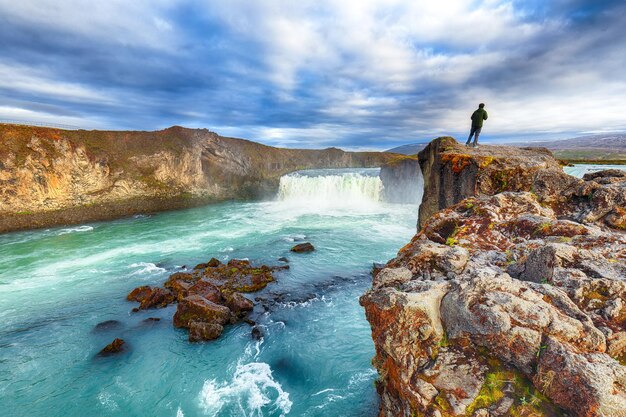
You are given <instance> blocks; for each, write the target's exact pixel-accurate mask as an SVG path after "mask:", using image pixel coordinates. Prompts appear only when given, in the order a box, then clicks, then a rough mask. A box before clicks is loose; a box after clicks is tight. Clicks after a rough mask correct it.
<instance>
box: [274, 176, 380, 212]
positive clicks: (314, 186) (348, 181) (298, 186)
mask: <svg viewBox="0 0 626 417" xmlns="http://www.w3.org/2000/svg"><path fill="white" fill-rule="evenodd" d="M379 172H380V170H379V169H378V168H371V169H324V170H308V171H298V172H294V173H291V174H288V175H285V176H283V177H282V178H281V179H280V185H279V188H278V200H280V201H285V202H289V203H295V204H299V205H313V206H353V205H372V204H377V203H378V202H380V201H381V198H382V189H383V184H382V181H381V180H380V178H379V177H378V174H379Z"/></svg>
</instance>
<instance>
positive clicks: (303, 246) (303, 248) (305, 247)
mask: <svg viewBox="0 0 626 417" xmlns="http://www.w3.org/2000/svg"><path fill="white" fill-rule="evenodd" d="M314 250H315V247H314V246H313V245H312V244H310V243H309V242H306V243H299V244H297V245H296V246H294V247H293V248H291V251H292V252H296V253H303V252H312V251H314Z"/></svg>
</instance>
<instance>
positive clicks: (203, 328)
mask: <svg viewBox="0 0 626 417" xmlns="http://www.w3.org/2000/svg"><path fill="white" fill-rule="evenodd" d="M223 331H224V327H223V326H222V325H220V324H216V323H204V322H198V321H194V322H191V323H190V324H189V341H190V342H201V341H205V340H213V339H217V338H218V337H220V335H221V334H222V332H223Z"/></svg>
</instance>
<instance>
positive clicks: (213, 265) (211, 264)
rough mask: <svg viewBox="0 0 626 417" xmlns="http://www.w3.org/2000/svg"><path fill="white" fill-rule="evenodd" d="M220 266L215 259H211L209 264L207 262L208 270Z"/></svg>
mask: <svg viewBox="0 0 626 417" xmlns="http://www.w3.org/2000/svg"><path fill="white" fill-rule="evenodd" d="M221 264H222V263H221V262H220V261H219V259H216V258H211V259H210V260H209V262H207V266H208V267H209V268H215V267H218V266H220V265H221Z"/></svg>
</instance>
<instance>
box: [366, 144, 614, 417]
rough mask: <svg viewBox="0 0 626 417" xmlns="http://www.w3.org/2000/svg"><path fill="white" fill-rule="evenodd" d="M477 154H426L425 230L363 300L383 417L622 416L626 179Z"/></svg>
mask: <svg viewBox="0 0 626 417" xmlns="http://www.w3.org/2000/svg"><path fill="white" fill-rule="evenodd" d="M479 149H480V150H479V151H477V150H475V149H470V148H464V147H461V146H460V145H458V144H456V142H454V141H453V140H452V139H441V140H438V141H435V142H434V143H433V144H431V146H430V147H427V148H426V150H425V151H424V152H423V153H422V154H420V157H419V158H420V163H421V164H422V169H423V170H424V176H425V178H427V182H429V183H428V184H429V185H427V186H429V187H432V189H431V190H430V191H429V190H427V191H426V195H425V200H424V204H423V206H424V209H423V210H422V209H420V224H421V226H422V228H421V230H420V231H419V233H418V234H417V235H416V236H415V237H414V238H413V239H412V240H411V242H410V243H409V244H407V245H406V246H404V247H403V248H402V249H401V250H400V251H399V252H398V255H397V256H396V258H394V259H392V260H391V261H389V262H388V263H387V265H386V266H385V267H384V268H383V269H381V270H380V271H378V272H377V273H376V274H374V280H373V284H372V289H371V290H370V291H368V292H367V293H366V294H365V295H363V296H362V297H361V300H360V301H361V304H362V305H363V306H364V307H365V312H366V317H367V319H368V321H369V322H370V324H371V326H372V338H373V340H374V344H375V347H376V356H375V358H374V361H373V363H374V365H375V366H376V368H377V369H378V371H379V374H380V380H379V383H378V384H377V390H378V392H379V394H380V395H381V413H380V415H381V417H383V416H384V417H392V416H393V417H395V416H410V415H425V416H435V415H438V416H442V417H451V416H465V415H468V416H469V415H474V416H505V415H525V416H556V415H561V413H560V412H559V409H558V408H557V407H560V408H562V409H564V410H566V412H567V413H568V414H569V415H571V416H577V417H592V416H598V417H600V416H603V417H621V416H624V415H625V414H624V410H626V367H625V366H623V364H624V363H625V362H624V361H622V363H620V362H618V361H617V360H616V359H614V358H625V357H626V235H625V234H624V232H623V231H622V229H621V227H619V221H620V220H619V219H620V216H621V215H622V213H623V212H626V211H625V210H626V176H624V175H622V174H621V173H615V172H608V173H598V174H597V175H592V176H589V177H587V178H586V181H585V180H579V179H576V178H573V177H570V176H568V175H566V174H564V173H563V172H562V171H561V170H560V168H559V167H558V164H557V163H556V161H555V160H553V159H552V157H551V156H550V154H549V152H547V151H544V150H539V151H537V150H532V149H523V150H518V149H515V148H508V147H507V148H505V147H491V146H481V148H479ZM518 164H519V166H518ZM531 190H532V192H530V191H531ZM476 193H478V195H476V196H474V194H476ZM468 197H469V198H468ZM441 209H443V210H441ZM437 210H441V211H439V212H436V211H437ZM607 353H608V354H607ZM544 395H545V396H544Z"/></svg>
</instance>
